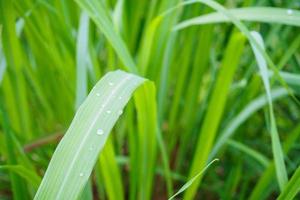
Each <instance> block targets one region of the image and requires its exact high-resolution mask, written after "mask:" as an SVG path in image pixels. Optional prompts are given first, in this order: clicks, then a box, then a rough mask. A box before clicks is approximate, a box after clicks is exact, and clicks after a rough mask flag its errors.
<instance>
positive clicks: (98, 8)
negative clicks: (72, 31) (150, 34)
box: [75, 0, 137, 73]
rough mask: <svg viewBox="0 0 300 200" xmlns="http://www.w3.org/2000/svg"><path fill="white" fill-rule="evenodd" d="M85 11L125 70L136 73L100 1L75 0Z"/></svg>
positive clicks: (135, 68)
mask: <svg viewBox="0 0 300 200" xmlns="http://www.w3.org/2000/svg"><path fill="white" fill-rule="evenodd" d="M75 1H76V2H77V3H78V5H79V6H80V7H81V8H82V9H83V10H85V11H86V12H87V13H88V15H89V16H90V18H91V19H93V20H94V22H95V23H96V24H97V26H98V28H99V29H100V30H101V31H102V32H103V34H104V35H105V37H106V38H107V39H108V41H109V42H110V43H111V45H112V46H113V47H114V49H115V51H116V53H117V54H118V55H119V57H120V59H121V60H122V62H123V64H124V65H125V68H126V69H128V70H129V71H130V72H132V73H137V67H136V65H135V63H134V61H133V59H132V57H131V55H130V53H129V51H128V49H127V47H126V45H125V43H124V41H123V40H122V38H121V36H120V35H119V34H118V33H117V32H116V31H115V29H114V25H113V23H112V20H111V18H110V16H109V14H108V11H107V9H106V8H105V6H104V5H103V2H102V1H98V0H75Z"/></svg>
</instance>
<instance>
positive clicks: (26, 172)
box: [0, 165, 41, 189]
mask: <svg viewBox="0 0 300 200" xmlns="http://www.w3.org/2000/svg"><path fill="white" fill-rule="evenodd" d="M1 170H8V171H10V172H13V173H15V174H18V175H19V176H21V177H22V178H24V179H26V181H27V182H28V183H29V184H30V185H32V186H33V187H34V188H35V189H37V188H38V187H39V185H40V183H41V178H40V177H39V176H38V175H37V174H36V173H35V172H33V171H31V170H30V169H27V168H25V167H24V166H22V165H0V171H1Z"/></svg>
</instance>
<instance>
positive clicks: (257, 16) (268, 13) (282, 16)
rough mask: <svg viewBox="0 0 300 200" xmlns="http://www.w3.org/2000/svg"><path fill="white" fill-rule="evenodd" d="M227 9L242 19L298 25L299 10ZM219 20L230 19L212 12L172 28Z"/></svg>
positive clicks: (299, 20)
mask: <svg viewBox="0 0 300 200" xmlns="http://www.w3.org/2000/svg"><path fill="white" fill-rule="evenodd" d="M227 11H228V12H229V13H230V14H232V15H234V16H235V17H236V18H237V19H239V20H242V21H243V20H244V21H255V22H265V23H279V24H285V25H292V26H300V12H299V11H297V10H291V9H283V8H271V7H249V8H236V9H228V10H227ZM221 22H231V19H230V18H229V17H227V16H225V15H224V14H223V13H221V12H214V13H210V14H206V15H202V16H199V17H194V18H192V19H188V20H185V21H183V22H180V23H179V24H177V25H176V26H175V27H174V29H175V30H176V29H183V28H185V27H188V26H194V25H199V24H212V23H221Z"/></svg>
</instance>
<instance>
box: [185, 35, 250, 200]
mask: <svg viewBox="0 0 300 200" xmlns="http://www.w3.org/2000/svg"><path fill="white" fill-rule="evenodd" d="M244 42H245V37H244V36H243V35H241V34H239V33H235V34H233V35H232V37H231V39H230V41H229V44H228V46H227V48H226V51H225V55H224V59H223V62H222V65H221V66H220V71H219V73H218V77H217V80H216V83H215V87H214V90H213V92H212V96H211V98H210V101H209V105H208V107H207V111H206V115H205V118H204V121H203V123H202V127H201V130H200V133H199V137H198V141H197V145H196V150H195V153H194V157H193V160H192V165H191V169H190V172H189V177H194V176H195V174H196V173H197V172H198V171H199V170H201V169H202V168H203V167H204V166H205V165H206V164H207V161H208V156H209V153H210V151H211V149H212V146H213V142H214V139H215V136H216V134H217V131H218V127H219V124H220V121H221V119H222V115H223V111H224V108H225V105H226V101H227V97H228V90H229V87H230V85H231V82H232V80H233V75H234V73H235V70H236V68H237V66H238V64H239V60H240V57H241V55H242V52H243V48H244ZM201 179H202V176H200V177H199V178H198V179H197V180H196V181H195V184H193V185H192V186H191V187H189V189H188V190H187V191H186V192H185V195H184V199H193V197H194V195H195V193H196V191H197V188H198V186H199V185H200V183H201Z"/></svg>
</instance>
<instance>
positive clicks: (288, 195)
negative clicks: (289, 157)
mask: <svg viewBox="0 0 300 200" xmlns="http://www.w3.org/2000/svg"><path fill="white" fill-rule="evenodd" d="M299 191H300V166H299V167H298V168H297V170H296V171H295V173H294V174H293V176H292V178H291V180H290V181H289V182H288V183H287V185H286V186H285V187H284V189H283V191H282V193H281V194H280V195H279V197H278V198H277V199H278V200H291V199H294V197H295V196H296V194H297V193H298V192H299Z"/></svg>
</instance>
